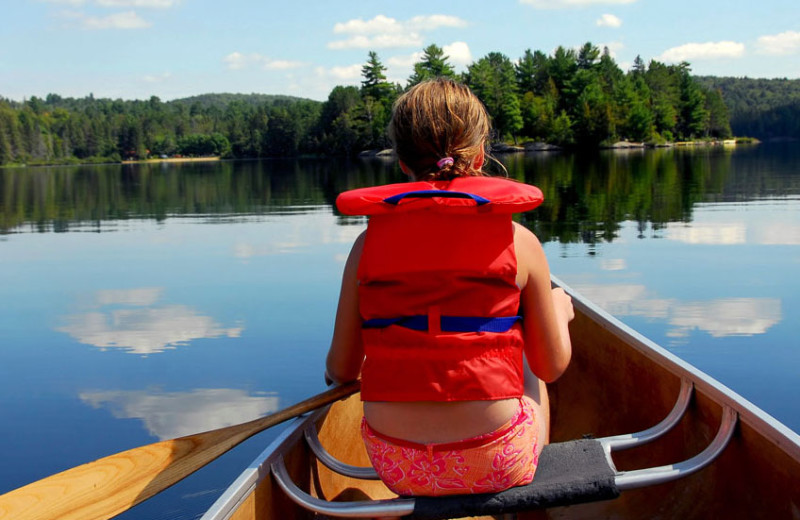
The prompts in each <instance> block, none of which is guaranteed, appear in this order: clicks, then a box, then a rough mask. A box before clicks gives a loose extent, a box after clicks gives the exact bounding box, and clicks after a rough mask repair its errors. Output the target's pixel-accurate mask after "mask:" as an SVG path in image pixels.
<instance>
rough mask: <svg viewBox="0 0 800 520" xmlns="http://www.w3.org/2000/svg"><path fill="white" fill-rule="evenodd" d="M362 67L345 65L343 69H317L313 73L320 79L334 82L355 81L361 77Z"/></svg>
mask: <svg viewBox="0 0 800 520" xmlns="http://www.w3.org/2000/svg"><path fill="white" fill-rule="evenodd" d="M361 67H363V65H360V64H356V65H346V66H343V67H329V68H326V67H317V68H316V69H315V72H316V74H317V76H318V77H320V78H333V79H335V80H336V81H355V80H357V79H358V78H360V77H361Z"/></svg>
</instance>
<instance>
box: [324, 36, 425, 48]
mask: <svg viewBox="0 0 800 520" xmlns="http://www.w3.org/2000/svg"><path fill="white" fill-rule="evenodd" d="M423 42H424V40H423V39H422V36H421V35H420V34H418V33H414V32H411V33H404V34H380V35H377V36H372V37H368V36H364V35H356V36H352V37H351V38H347V39H346V40H336V41H332V42H330V43H328V48H329V49H331V50H336V51H339V50H344V49H387V48H396V47H421V46H422V44H423Z"/></svg>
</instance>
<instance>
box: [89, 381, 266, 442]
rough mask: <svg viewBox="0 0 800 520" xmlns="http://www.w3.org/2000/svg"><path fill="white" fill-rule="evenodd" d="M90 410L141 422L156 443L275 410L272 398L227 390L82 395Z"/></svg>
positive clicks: (104, 392)
mask: <svg viewBox="0 0 800 520" xmlns="http://www.w3.org/2000/svg"><path fill="white" fill-rule="evenodd" d="M79 397H80V399H81V400H82V401H83V402H84V403H86V404H88V405H90V406H91V407H92V408H96V409H97V408H105V409H108V410H109V411H110V412H111V414H112V415H113V416H114V417H115V418H117V419H141V420H142V421H143V422H144V425H145V428H147V431H148V432H150V433H151V434H152V435H154V436H155V437H158V439H159V440H165V439H174V438H176V437H183V436H185V435H191V434H194V433H200V432H204V431H208V430H214V429H216V428H222V427H224V426H230V425H233V424H239V423H242V422H245V421H249V420H251V419H255V418H257V417H261V416H263V415H266V414H268V413H273V412H275V411H277V410H278V406H279V398H278V396H277V395H276V394H256V395H249V394H248V393H247V392H245V391H244V390H236V389H231V388H201V389H195V390H192V391H189V392H170V393H167V392H153V391H144V390H134V391H122V390H117V391H113V390H112V391H97V392H82V393H81V394H80V395H79Z"/></svg>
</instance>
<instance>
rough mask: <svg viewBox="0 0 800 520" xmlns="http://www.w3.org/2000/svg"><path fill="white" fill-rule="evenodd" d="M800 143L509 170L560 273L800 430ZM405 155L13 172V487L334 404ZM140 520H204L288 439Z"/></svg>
mask: <svg viewBox="0 0 800 520" xmlns="http://www.w3.org/2000/svg"><path fill="white" fill-rule="evenodd" d="M798 149H800V147H798V146H796V145H781V146H778V145H759V146H752V147H739V148H737V149H733V150H731V149H723V148H720V147H714V148H699V149H694V150H693V149H666V150H655V151H646V152H644V151H635V152H604V153H597V154H584V155H567V154H538V155H509V156H504V157H502V158H501V159H502V161H503V162H504V164H505V165H506V166H507V168H508V170H509V173H510V175H511V176H512V177H515V178H518V179H521V180H525V181H527V182H529V183H532V184H536V185H538V186H540V187H541V188H542V190H543V191H544V193H545V197H546V202H545V204H544V205H543V206H542V207H541V208H539V209H537V210H535V211H534V212H531V213H528V214H526V215H524V216H522V217H521V221H522V222H523V223H524V224H525V225H527V226H529V227H530V228H531V229H532V230H533V231H534V232H535V233H536V234H537V235H538V236H539V237H540V239H541V240H542V242H543V243H544V246H545V250H546V252H547V253H548V258H549V261H550V266H551V270H552V271H553V273H554V274H556V275H557V276H559V277H560V278H561V279H562V280H563V281H564V282H566V283H567V284H568V285H570V286H572V287H573V288H574V289H576V290H578V291H579V292H581V293H583V294H585V295H586V296H588V297H589V298H590V299H592V300H593V301H595V302H596V303H598V304H599V305H601V306H602V307H604V308H605V309H607V310H608V311H610V312H611V313H612V314H614V315H615V316H617V317H619V318H620V319H621V320H622V321H624V322H625V323H627V324H629V325H630V326H632V327H633V328H635V329H637V330H638V331H640V332H641V333H643V334H644V335H645V336H647V337H649V338H651V339H652V340H654V341H656V342H657V343H659V344H661V345H662V346H664V347H665V348H667V349H669V350H670V351H672V352H673V353H675V354H676V355H678V356H679V357H681V358H683V359H685V360H686V361H688V362H689V363H691V364H693V365H695V366H697V367H698V368H700V369H701V370H703V371H705V372H707V373H709V374H710V375H711V376H713V377H715V378H716V379H718V380H719V381H721V382H722V383H723V384H725V385H727V386H728V387H730V388H732V389H733V390H734V391H736V392H738V393H739V394H741V395H742V396H744V397H745V398H747V399H749V400H751V401H752V402H754V403H755V404H757V405H758V406H760V407H761V408H763V409H764V410H765V411H766V412H767V413H769V414H771V415H773V416H775V417H776V418H778V419H779V420H780V421H782V422H784V423H785V424H786V425H788V426H789V427H790V428H792V429H794V430H795V431H800V400H798V399H796V397H795V396H796V395H797V391H798V387H800V377H798V376H800V340H798V337H800V320H798V319H797V316H798V315H799V314H800V296H799V294H800V290H798V289H800V282H798V277H797V273H798V270H799V269H798V268H800V168H798V166H800V151H798ZM402 180H403V178H402V174H401V173H400V172H399V170H398V169H397V167H396V166H395V165H394V164H393V163H391V162H387V161H385V160H363V161H354V162H345V161H320V160H301V161H251V162H216V163H213V162H212V163H187V164H154V165H137V166H132V165H123V166H120V165H111V166H90V167H89V166H87V167H60V168H28V169H9V170H0V493H2V492H5V491H8V490H11V489H13V488H16V487H18V486H21V485H24V484H26V483H28V482H31V481H33V480H36V479H39V478H42V477H45V476H47V475H49V474H52V473H54V472H57V471H61V470H64V469H67V468H69V467H72V466H75V465H78V464H81V463H84V462H88V461H91V460H94V459H96V458H98V457H102V456H105V455H108V454H111V453H114V452H118V451H122V450H125V449H129V448H132V447H136V446H141V445H144V444H148V443H152V442H155V441H157V440H161V439H169V438H173V437H178V436H181V435H187V434H190V433H195V432H199V431H204V430H208V429H212V428H217V427H220V426H225V425H229V424H235V423H239V422H243V421H245V420H248V419H251V418H254V417H256V416H259V415H263V414H266V413H269V412H271V411H275V410H277V409H280V408H283V407H285V406H288V405H290V404H292V403H295V402H297V401H300V400H302V399H304V398H306V397H309V396H311V395H313V394H315V393H318V392H320V391H322V390H323V389H324V382H323V377H322V373H323V368H324V356H325V353H326V351H327V346H328V342H329V338H330V333H331V328H332V325H333V314H334V311H335V305H336V299H337V295H338V289H339V277H340V274H341V270H342V267H343V265H344V259H345V258H346V255H347V253H348V251H349V248H350V245H351V243H352V241H353V240H354V239H355V237H356V236H357V235H358V234H359V233H360V232H361V231H362V230H363V229H364V227H365V221H364V219H363V218H351V217H344V216H342V215H340V214H338V213H337V212H336V211H335V210H334V209H332V203H333V200H334V199H335V197H336V195H337V194H338V193H339V192H341V191H343V190H346V189H349V188H355V187H360V186H366V185H372V184H379V183H386V182H400V181H402ZM278 430H279V429H278V428H274V429H272V430H269V431H267V432H265V433H263V434H260V435H259V436H257V437H255V438H254V439H251V440H250V441H247V442H246V443H244V444H243V445H242V446H240V447H239V448H236V449H235V450H233V451H232V452H230V453H229V454H228V455H226V456H224V457H222V458H221V459H219V460H218V461H216V462H214V463H212V464H211V465H209V466H208V467H207V468H205V469H203V470H202V471H200V472H198V474H196V475H194V476H192V477H190V478H189V479H187V480H185V481H184V482H182V483H180V484H178V485H177V486H175V487H174V488H172V489H170V490H168V491H167V492H165V493H163V494H162V495H159V496H158V497H156V498H155V499H153V500H151V501H150V502H148V503H145V504H143V505H142V506H139V507H137V508H134V509H133V510H131V511H130V512H128V513H126V514H123V515H122V516H121V518H127V519H133V518H151V519H157V518H194V517H196V516H197V515H198V513H199V512H201V511H202V510H203V509H204V508H206V507H208V506H209V505H210V504H211V503H212V502H213V500H215V498H216V497H217V496H218V494H219V493H220V492H221V491H222V489H224V487H225V486H226V485H227V484H228V483H229V482H230V481H231V480H232V479H233V478H234V477H235V476H236V475H237V474H238V472H239V471H241V469H242V468H243V467H245V466H246V465H247V463H249V461H250V460H251V459H252V458H254V457H255V455H257V454H258V453H259V452H260V451H261V450H262V449H263V447H264V446H265V445H266V443H267V442H268V441H269V440H270V439H272V438H274V437H275V435H277V433H278Z"/></svg>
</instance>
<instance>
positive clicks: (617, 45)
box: [597, 42, 625, 70]
mask: <svg viewBox="0 0 800 520" xmlns="http://www.w3.org/2000/svg"><path fill="white" fill-rule="evenodd" d="M597 47H598V48H599V49H601V50H603V49H608V54H609V56H611V57H612V58H616V57H617V53H618V52H619V51H621V50H622V49H624V48H625V44H624V43H622V42H607V43H600V44H598V45H597ZM620 68H622V70H625V69H624V68H623V67H622V66H621V65H620Z"/></svg>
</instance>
